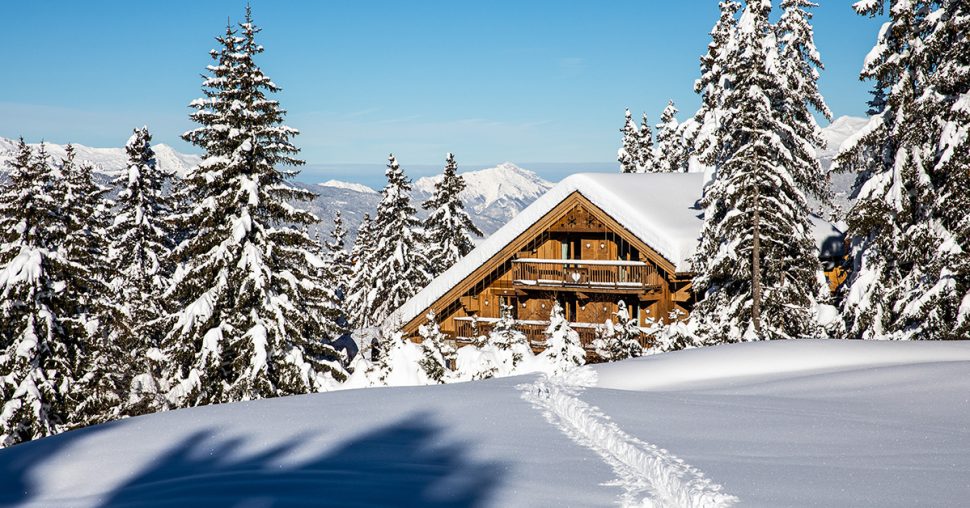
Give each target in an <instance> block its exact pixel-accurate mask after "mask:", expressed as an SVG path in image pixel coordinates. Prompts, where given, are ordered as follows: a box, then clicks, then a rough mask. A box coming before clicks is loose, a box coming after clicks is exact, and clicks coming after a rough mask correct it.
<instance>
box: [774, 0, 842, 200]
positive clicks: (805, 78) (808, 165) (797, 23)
mask: <svg viewBox="0 0 970 508" xmlns="http://www.w3.org/2000/svg"><path fill="white" fill-rule="evenodd" d="M781 7H782V9H783V12H782V15H781V19H780V20H779V21H778V25H777V26H776V27H775V30H776V33H777V37H778V44H779V66H780V74H781V77H782V79H783V83H784V86H783V87H781V88H779V89H778V90H776V92H777V93H778V95H779V97H777V98H776V99H775V112H776V116H777V117H778V119H779V121H780V122H781V123H782V124H783V125H784V126H785V127H786V130H784V131H782V132H779V133H778V135H779V136H781V138H782V142H783V143H784V144H785V147H786V148H787V149H788V150H789V151H790V152H791V159H792V163H791V164H789V165H788V167H787V169H788V171H789V173H790V174H791V175H792V177H793V178H794V179H795V183H796V184H797V185H798V187H799V188H800V189H802V191H804V192H805V193H807V194H809V195H811V196H812V197H814V198H816V199H818V200H819V201H820V202H822V203H830V202H831V191H830V190H829V185H828V184H829V182H828V178H827V175H826V174H825V173H824V172H823V170H822V167H821V165H820V164H819V162H818V158H817V157H816V156H815V153H816V148H818V147H824V146H825V142H824V140H823V138H822V129H821V128H820V127H819V126H818V123H817V122H816V121H815V115H814V114H813V113H814V112H815V111H817V112H818V113H820V114H821V115H822V116H823V117H824V118H825V119H827V120H832V112H831V111H830V110H829V107H828V105H827V104H825V98H824V97H822V93H821V92H820V91H819V88H818V79H819V71H820V70H822V69H824V68H825V67H824V65H823V64H822V57H821V56H820V55H819V52H818V49H816V47H815V38H814V34H813V30H812V25H811V19H812V14H811V12H809V11H808V9H809V8H812V7H816V4H814V3H812V2H811V1H809V0H784V1H782V2H781Z"/></svg>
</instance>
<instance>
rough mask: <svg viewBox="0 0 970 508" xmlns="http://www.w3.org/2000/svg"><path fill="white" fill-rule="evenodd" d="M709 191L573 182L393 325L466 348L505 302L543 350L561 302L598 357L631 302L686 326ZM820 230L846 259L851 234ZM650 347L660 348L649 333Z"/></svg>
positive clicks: (652, 177) (626, 179)
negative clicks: (600, 331) (435, 325)
mask: <svg viewBox="0 0 970 508" xmlns="http://www.w3.org/2000/svg"><path fill="white" fill-rule="evenodd" d="M702 185H703V175H701V174H697V173H677V174H577V175H572V176H570V177H568V178H566V179H565V180H563V181H562V182H561V183H559V184H558V185H556V186H555V187H554V188H552V189H550V190H549V191H548V192H547V193H546V194H545V195H543V196H541V197H540V198H539V199H538V200H536V201H535V202H534V203H533V204H532V205H530V206H529V207H528V208H526V209H525V210H523V211H522V212H521V213H520V214H519V215H517V216H516V217H514V218H513V219H512V220H511V221H510V222H509V223H508V224H506V225H505V226H504V227H503V228H501V229H500V230H499V231H497V232H496V233H495V234H493V235H492V236H491V237H489V238H488V239H486V240H485V241H484V242H482V243H481V244H480V245H479V246H478V247H477V248H476V249H475V250H474V251H472V252H471V253H470V254H469V255H468V256H466V257H465V258H463V259H462V260H460V261H459V262H458V263H457V264H456V265H455V266H453V267H452V268H450V269H449V270H447V271H446V272H445V273H443V274H442V275H441V276H440V277H438V278H437V279H435V280H434V281H433V282H432V283H431V284H430V285H429V286H428V287H427V288H425V289H424V290H422V291H421V292H420V293H418V294H417V295H416V296H415V297H414V298H412V299H411V300H410V301H408V302H407V303H406V304H405V305H404V306H402V307H401V308H400V309H398V311H397V312H395V313H394V314H392V316H391V317H390V318H389V319H390V320H392V321H391V322H392V323H393V324H395V325H399V326H401V328H402V330H403V331H404V333H405V334H406V335H408V336H411V337H416V336H417V330H418V327H419V326H420V325H422V324H424V323H425V322H426V321H427V315H428V313H429V312H431V311H434V313H435V316H436V319H437V321H438V322H439V323H440V325H441V329H442V331H443V332H445V333H446V334H448V335H449V336H451V337H453V338H454V339H455V340H456V341H457V342H458V343H459V344H461V343H464V342H468V341H469V340H471V339H472V338H473V337H477V336H479V335H484V334H487V333H488V332H489V330H490V329H491V327H492V326H493V324H494V323H495V321H497V320H498V318H499V316H500V307H501V304H502V303H505V304H507V305H509V306H510V307H511V308H512V309H513V311H512V312H513V316H514V317H515V319H516V320H517V323H518V325H519V329H520V330H522V331H523V332H524V333H525V334H526V335H527V337H528V338H529V339H530V341H531V343H532V344H533V347H534V349H535V350H536V351H539V350H541V349H542V348H543V344H544V336H543V332H544V330H545V329H546V327H547V326H548V320H549V313H550V310H551V309H552V306H553V303H554V302H555V301H557V300H558V301H559V302H560V304H561V305H562V306H563V309H564V311H565V314H566V318H567V319H568V320H569V322H570V324H571V326H572V327H573V328H574V329H575V330H576V331H577V332H579V335H580V337H581V339H582V342H583V344H584V345H585V346H586V347H587V349H589V347H590V343H591V342H592V340H593V339H594V338H595V336H596V331H597V328H598V327H601V326H602V325H603V323H604V321H606V320H607V319H610V318H611V317H612V316H613V314H614V313H615V312H616V310H617V305H618V303H619V301H620V300H623V301H624V302H625V303H626V305H627V307H628V309H629V310H630V312H631V315H632V316H636V318H637V320H638V321H639V323H640V325H641V327H643V328H647V327H648V326H649V325H650V322H651V320H662V321H668V320H670V319H683V318H686V317H687V316H688V315H689V314H690V311H691V308H692V307H693V305H694V300H695V295H694V293H693V291H692V286H691V280H692V278H693V276H694V273H693V272H692V271H691V267H690V257H691V256H692V254H693V253H694V249H695V248H696V246H697V238H698V236H699V234H700V230H701V226H702V224H703V221H702V210H701V209H700V208H699V207H698V206H697V203H696V202H697V199H698V198H699V196H700V191H701V187H702ZM815 222H816V224H815V226H816V231H815V236H816V239H817V240H818V241H819V243H820V245H824V246H827V248H828V251H830V252H834V251H833V249H835V250H836V251H837V250H838V249H837V248H835V247H833V246H834V245H841V233H839V232H838V231H837V230H836V229H834V228H833V227H832V226H831V225H829V224H828V223H827V222H824V221H821V220H817V221H815ZM823 251H824V249H823ZM836 255H838V254H837V253H836ZM642 341H643V344H644V345H645V346H649V337H648V336H647V335H646V333H645V334H644V336H643V338H642Z"/></svg>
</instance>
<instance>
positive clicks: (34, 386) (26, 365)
mask: <svg viewBox="0 0 970 508" xmlns="http://www.w3.org/2000/svg"><path fill="white" fill-rule="evenodd" d="M53 171H54V170H53V167H52V166H51V163H50V160H49V156H48V155H47V152H46V150H45V149H44V146H43V145H41V147H40V150H39V152H38V153H37V154H36V155H33V154H32V152H31V150H30V148H29V147H28V146H27V144H26V143H24V140H23V139H22V138H21V139H20V141H19V144H18V146H17V154H16V156H15V158H14V160H13V162H12V163H11V168H10V172H9V180H8V181H7V182H6V183H4V184H3V187H2V192H0V225H2V226H3V228H2V229H0V234H2V235H3V248H2V253H3V257H4V266H3V269H2V270H0V347H2V349H0V400H2V401H3V406H2V408H0V446H10V445H14V444H17V443H20V442H24V441H29V440H32V439H37V438H41V437H45V436H49V435H51V434H55V433H57V432H59V431H61V430H63V429H64V428H66V426H67V425H68V423H69V422H68V420H69V418H70V411H71V407H70V401H69V396H70V389H71V386H72V385H73V382H74V372H75V371H76V367H77V353H78V349H79V348H80V344H79V343H78V342H79V341H78V337H79V336H80V332H81V330H78V328H77V320H73V319H71V318H72V317H73V316H75V315H76V314H77V307H76V303H77V302H75V301H73V300H71V299H69V298H64V293H65V280H67V279H68V278H69V277H70V276H71V275H70V274H71V273H73V272H76V271H78V270H83V268H82V267H79V266H76V265H74V264H72V263H71V261H70V260H69V259H67V258H66V257H65V256H64V255H63V254H62V252H61V251H60V250H59V249H58V247H59V246H60V245H61V243H62V242H63V240H64V234H65V231H64V228H63V226H62V225H61V224H59V222H61V212H60V210H59V208H58V207H59V206H60V205H61V204H62V202H61V201H59V200H58V198H57V197H56V195H55V194H56V193H55V192H54V184H55V181H54V173H53Z"/></svg>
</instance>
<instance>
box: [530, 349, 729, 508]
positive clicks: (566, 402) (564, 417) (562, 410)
mask: <svg viewBox="0 0 970 508" xmlns="http://www.w3.org/2000/svg"><path fill="white" fill-rule="evenodd" d="M595 382H596V373H595V372H594V371H593V370H592V369H590V368H589V367H582V368H579V369H574V370H573V371H571V372H569V373H566V374H565V375H561V376H547V375H542V376H541V377H540V378H539V379H538V380H536V381H535V382H533V383H531V384H523V385H519V386H518V387H517V388H518V389H519V390H521V391H522V398H523V399H525V400H526V401H528V402H530V403H532V404H533V405H534V406H535V407H537V408H538V409H541V410H542V411H543V414H544V415H545V417H546V419H547V420H549V422H550V423H552V424H553V425H556V426H557V427H559V428H560V429H561V430H562V431H563V432H564V433H565V434H566V435H567V436H569V437H570V438H571V439H572V440H573V441H576V442H577V443H578V444H580V445H582V446H585V447H588V448H590V449H592V450H593V451H595V452H596V453H597V454H598V455H599V456H600V457H602V459H603V460H604V461H605V462H606V463H607V464H609V465H610V466H611V467H612V468H613V471H614V472H616V474H617V476H618V478H617V479H616V480H615V481H613V482H610V483H608V484H606V485H616V486H620V487H622V488H623V489H624V491H625V493H624V494H623V495H622V496H621V498H620V503H621V504H622V506H645V507H658V508H659V507H684V508H695V507H696V508H700V507H704V508H716V507H726V506H732V505H734V504H735V503H737V502H738V498H737V497H735V496H733V495H731V494H727V493H724V492H722V491H721V486H720V485H718V484H716V483H714V482H713V481H711V480H710V479H708V478H705V477H704V473H703V472H702V471H700V470H698V469H697V468H694V467H692V466H690V465H688V464H686V463H685V462H684V461H683V460H681V459H679V458H677V457H676V456H674V455H673V454H671V453H670V452H668V451H667V450H664V449H663V448H658V447H657V446H655V445H652V444H650V443H646V442H644V441H641V440H639V439H637V438H636V437H634V436H631V435H629V434H627V433H626V432H624V431H623V430H621V429H620V428H619V427H618V426H617V425H616V424H615V423H613V422H611V421H610V418H609V416H607V415H605V414H604V413H603V412H602V411H600V410H599V408H597V407H595V406H591V405H589V404H587V403H586V402H583V401H582V400H580V399H579V398H578V397H577V396H578V395H579V393H581V392H582V391H583V389H584V388H585V387H588V386H593V385H594V384H595Z"/></svg>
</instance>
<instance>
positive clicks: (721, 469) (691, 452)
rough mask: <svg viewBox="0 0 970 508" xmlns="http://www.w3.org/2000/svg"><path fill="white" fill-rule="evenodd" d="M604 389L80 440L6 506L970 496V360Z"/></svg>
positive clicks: (25, 471)
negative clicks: (659, 483) (969, 394)
mask: <svg viewBox="0 0 970 508" xmlns="http://www.w3.org/2000/svg"><path fill="white" fill-rule="evenodd" d="M587 369H588V370H586V371H583V372H584V373H583V375H581V376H573V377H576V378H579V379H582V380H583V381H582V382H580V383H572V384H569V383H564V382H560V381H557V380H555V379H554V378H548V377H545V376H540V375H528V376H520V377H514V378H504V379H493V380H487V381H475V382H469V383H459V384H453V385H444V386H425V387H403V388H377V389H361V390H346V391H340V392H333V393H324V394H317V395H308V396H300V397H287V398H282V399H274V400H262V401H255V402H244V403H235V404H226V405H221V406H210V407H203V408H195V409H187V410H179V411H172V412H168V413H162V414H157V415H152V416H147V417H139V418H132V419H128V420H124V421H119V422H114V423H111V424H107V425H101V426H96V427H91V428H88V429H83V430H80V431H74V432H68V433H66V434H62V435H58V436H54V437H51V438H46V439H42V440H39V441H36V442H32V443H27V444H23V445H19V446H15V447H13V448H10V449H7V450H0V505H4V506H7V505H10V506H45V507H48V506H55V507H56V506H82V507H83V506H171V505H178V504H182V505H187V506H270V505H272V506H311V505H312V506H320V505H324V506H327V505H329V506H397V505H405V506H409V505H410V506H414V505H419V506H503V507H506V506H556V505H563V504H568V505H572V506H616V505H617V503H624V504H640V503H642V504H644V505H649V506H667V505H669V503H670V500H672V499H673V500H677V499H680V500H684V501H685V502H688V503H694V502H698V500H701V501H703V500H708V501H710V500H714V501H713V502H714V503H716V504H714V505H716V506H727V505H729V504H730V503H732V502H734V501H735V500H736V501H737V504H738V506H914V505H930V506H954V505H960V504H963V502H964V501H965V500H966V499H967V498H968V496H970V480H968V478H970V398H968V395H967V394H968V393H970V375H968V374H970V343H886V342H847V341H784V342H771V343H752V344H740V345H727V346H719V347H713V348H707V349H698V350H690V351H683V352H678V353H669V354H663V355H658V356H654V357H648V358H642V359H637V360H629V361H625V362H620V363H617V364H609V365H599V366H595V367H592V368H587ZM567 377H568V376H567ZM597 378H598V380H597ZM658 481H663V482H664V483H663V484H662V485H658V484H652V483H651V482H658Z"/></svg>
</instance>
